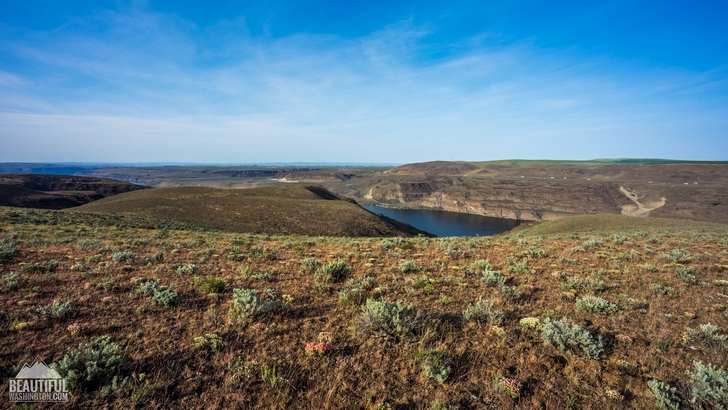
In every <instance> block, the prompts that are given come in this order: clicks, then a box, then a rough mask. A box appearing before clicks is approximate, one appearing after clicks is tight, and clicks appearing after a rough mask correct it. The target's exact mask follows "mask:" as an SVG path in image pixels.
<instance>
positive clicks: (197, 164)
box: [0, 158, 728, 167]
mask: <svg viewBox="0 0 728 410" xmlns="http://www.w3.org/2000/svg"><path fill="white" fill-rule="evenodd" d="M508 161H514V162H516V161H517V162H604V163H609V162H629V163H634V162H693V163H701V162H702V163H728V160H712V159H702V160H692V159H669V158H594V159H518V158H505V159H490V160H455V159H452V160H440V159H434V160H427V161H419V162H400V163H391V162H315V161H291V162H285V161H278V162H275V161H274V162H172V161H169V162H167V161H158V162H106V161H105V162H84V161H68V162H65V161H46V162H31V161H0V164H17V165H63V166H69V165H72V166H93V167H108V166H129V167H144V166H156V167H159V166H195V167H203V166H321V167H361V166H364V167H398V166H402V165H409V164H423V163H428V162H453V163H458V162H466V163H468V162H469V163H482V162H508Z"/></svg>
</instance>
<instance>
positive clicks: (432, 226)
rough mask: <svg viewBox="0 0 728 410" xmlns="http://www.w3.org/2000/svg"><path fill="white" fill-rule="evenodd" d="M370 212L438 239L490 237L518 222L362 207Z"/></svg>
mask: <svg viewBox="0 0 728 410" xmlns="http://www.w3.org/2000/svg"><path fill="white" fill-rule="evenodd" d="M364 209H367V210H369V211H371V212H374V213H378V214H382V215H384V216H387V217H389V218H392V219H396V220H398V221H402V222H405V223H408V224H410V225H412V226H414V227H415V228H417V229H421V230H423V231H427V232H429V233H432V234H435V235H437V236H490V235H496V234H499V233H503V232H506V231H510V230H511V229H513V228H515V227H516V226H518V225H519V224H520V222H519V221H515V220H512V219H503V218H491V217H487V216H480V215H470V214H462V213H458V212H446V211H436V210H432V209H394V208H383V207H381V206H365V207H364Z"/></svg>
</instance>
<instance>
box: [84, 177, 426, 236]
mask: <svg viewBox="0 0 728 410" xmlns="http://www.w3.org/2000/svg"><path fill="white" fill-rule="evenodd" d="M77 210H79V211H84V212H114V213H126V214H135V215H144V216H150V217H155V218H161V219H165V220H170V221H177V222H182V223H187V224H193V225H197V226H201V227H205V228H211V229H217V230H224V231H233V232H250V233H270V234H273V233H285V234H301V235H314V236H316V235H331V236H397V235H404V236H414V235H417V234H418V233H422V232H421V231H418V230H416V229H415V228H412V227H411V226H409V225H406V224H403V223H401V222H397V221H394V220H391V219H387V218H384V217H381V216H379V215H375V214H373V213H371V212H369V211H367V210H365V209H363V208H361V207H360V206H358V205H356V203H353V201H351V200H345V199H342V198H340V197H338V196H336V195H334V194H332V193H331V192H328V191H326V190H325V189H321V188H316V187H311V186H303V185H282V186H277V187H265V188H253V189H241V190H232V189H227V190H224V189H215V188H202V187H176V188H155V189H151V190H145V191H139V192H130V193H127V194H123V195H118V196H115V197H110V198H106V199H103V200H100V201H96V202H93V203H91V204H88V205H85V206H82V207H80V208H77Z"/></svg>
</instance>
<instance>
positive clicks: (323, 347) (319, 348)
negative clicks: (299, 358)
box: [306, 342, 333, 356]
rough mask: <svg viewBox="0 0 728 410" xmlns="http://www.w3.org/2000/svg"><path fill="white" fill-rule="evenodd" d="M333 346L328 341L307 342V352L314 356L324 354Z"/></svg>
mask: <svg viewBox="0 0 728 410" xmlns="http://www.w3.org/2000/svg"><path fill="white" fill-rule="evenodd" d="M332 347H333V346H332V345H331V343H328V342H322V343H316V342H310V343H307V344H306V353H307V354H309V355H311V356H313V355H316V356H323V355H324V354H326V353H327V352H328V351H329V350H331V348H332Z"/></svg>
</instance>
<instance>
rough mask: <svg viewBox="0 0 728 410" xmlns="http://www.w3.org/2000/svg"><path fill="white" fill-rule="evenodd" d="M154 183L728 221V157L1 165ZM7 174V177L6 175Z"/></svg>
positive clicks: (396, 203) (504, 209)
mask: <svg viewBox="0 0 728 410" xmlns="http://www.w3.org/2000/svg"><path fill="white" fill-rule="evenodd" d="M20 170H22V172H36V171H34V170H41V171H44V172H73V173H75V174H77V175H86V176H93V177H99V178H111V179H117V180H121V181H127V182H133V183H135V184H144V185H147V186H152V187H172V186H207V187H213V188H251V187H261V186H270V185H281V184H283V185H288V184H296V183H298V184H308V185H310V184H314V185H319V186H323V187H325V188H326V189H328V190H329V191H331V192H333V193H335V194H337V195H340V196H342V197H346V198H351V199H354V200H356V201H357V202H358V203H360V204H362V205H382V206H388V207H399V208H427V209H439V210H444V211H453V212H464V213H470V214H476V215H483V216H491V217H501V218H508V219H516V220H521V221H542V220H552V219H557V218H562V217H566V216H574V215H583V214H604V213H606V214H626V215H634V216H652V217H662V218H678V219H689V220H695V221H706V222H719V223H728V163H725V162H708V161H669V160H654V159H652V160H650V159H642V160H640V159H634V160H594V161H523V160H514V161H490V162H447V161H434V162H424V163H416V164H408V165H403V166H400V167H396V168H387V167H336V166H140V167H129V166H127V167H121V166H93V167H92V166H87V167H85V168H84V167H82V166H78V167H75V168H73V167H70V168H69V167H68V166H61V165H52V164H35V165H33V164H0V171H1V172H21V171H20ZM0 175H1V174H0Z"/></svg>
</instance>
